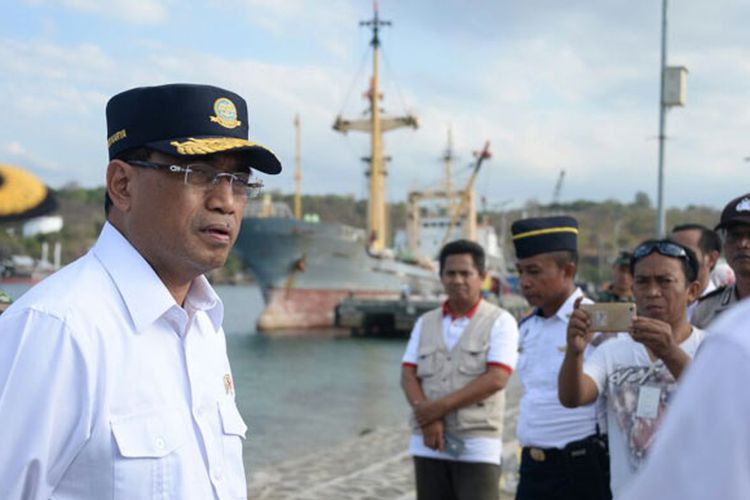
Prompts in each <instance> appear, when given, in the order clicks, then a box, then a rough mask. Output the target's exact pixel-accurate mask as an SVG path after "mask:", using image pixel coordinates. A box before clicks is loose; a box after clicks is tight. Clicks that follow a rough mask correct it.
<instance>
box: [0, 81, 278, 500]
mask: <svg viewBox="0 0 750 500" xmlns="http://www.w3.org/2000/svg"><path fill="white" fill-rule="evenodd" d="M247 123H248V117H247V107H246V104H245V101H244V100H243V99H242V98H241V97H240V96H238V95H236V94H234V93H233V92H230V91H227V90H224V89H220V88H217V87H211V86H206V85H189V84H173V85H163V86H158V87H142V88H136V89H132V90H129V91H126V92H123V93H121V94H118V95H116V96H114V97H113V98H112V99H111V100H110V101H109V103H108V104H107V126H108V141H107V143H108V146H109V157H110V162H109V165H108V167H107V175H106V188H107V196H106V200H105V211H106V213H107V222H106V223H105V225H104V228H103V229H102V232H101V235H100V236H99V239H98V241H97V242H96V245H95V246H94V247H93V248H92V249H91V250H90V251H89V252H88V253H87V254H86V255H84V256H83V257H81V258H80V259H78V260H77V261H75V262H73V263H72V264H70V265H68V266H66V267H64V268H63V269H61V270H60V271H58V272H57V273H55V274H54V275H52V276H51V277H49V278H47V279H46V280H44V281H43V282H42V283H40V284H39V285H37V286H35V287H34V288H32V289H31V290H29V291H28V292H27V293H26V294H24V295H23V296H22V297H21V298H20V299H19V300H18V301H16V302H15V303H14V304H13V305H12V306H11V307H10V308H9V309H8V311H6V312H5V313H4V314H3V315H2V317H0V332H2V334H1V335H0V394H2V396H0V429H2V432H3V439H2V446H0V498H3V499H24V500H27V499H34V500H36V499H39V500H41V499H48V498H50V499H57V500H62V499H64V500H68V499H69V500H73V499H75V500H89V499H90V500H100V499H103V498H110V499H128V500H129V499H145V498H180V499H195V500H205V499H221V500H224V499H244V498H246V497H247V486H246V480H245V474H244V467H243V464H242V439H244V436H245V430H246V427H245V424H244V422H243V420H242V417H241V416H240V414H239V412H238V411H237V407H236V405H235V401H234V387H233V382H232V375H231V370H230V367H229V362H228V360H227V356H226V345H225V338H224V332H223V330H222V328H221V322H222V318H223V306H222V304H221V301H220V300H219V297H218V296H217V295H216V293H215V292H214V291H213V289H212V288H211V286H210V285H209V283H208V281H207V280H206V278H205V277H204V276H203V273H205V272H206V271H209V270H211V269H214V268H216V267H220V266H222V265H223V264H224V261H225V260H226V258H227V255H228V253H229V251H230V249H231V247H232V245H233V243H234V241H235V239H236V237H237V234H238V231H239V228H240V222H241V219H242V214H243V211H244V208H245V205H246V203H247V199H248V197H249V196H252V195H253V194H254V193H256V192H257V190H258V187H259V183H258V182H257V181H256V180H255V179H254V178H253V177H252V176H251V168H252V169H257V170H260V171H263V172H266V173H271V174H273V173H278V172H279V171H280V170H281V165H280V163H279V161H278V160H277V159H276V157H275V156H274V155H273V153H272V152H270V151H269V150H267V149H265V148H264V147H262V146H260V145H258V144H256V143H254V142H251V141H248V128H247Z"/></svg>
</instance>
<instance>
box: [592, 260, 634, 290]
mask: <svg viewBox="0 0 750 500" xmlns="http://www.w3.org/2000/svg"><path fill="white" fill-rule="evenodd" d="M612 278H613V279H612V283H611V284H610V285H609V286H608V287H607V289H606V290H604V291H602V292H600V293H599V294H597V296H596V298H595V299H596V301H597V302H633V300H634V299H633V276H632V275H631V274H630V252H626V251H622V252H620V253H619V254H618V255H617V258H616V259H615V261H614V262H613V263H612Z"/></svg>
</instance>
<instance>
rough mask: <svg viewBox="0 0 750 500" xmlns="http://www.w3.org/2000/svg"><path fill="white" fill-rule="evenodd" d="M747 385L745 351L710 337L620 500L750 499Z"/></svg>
mask: <svg viewBox="0 0 750 500" xmlns="http://www.w3.org/2000/svg"><path fill="white" fill-rule="evenodd" d="M742 333H745V331H743V332H742ZM714 340H716V341H714ZM748 380H750V354H748V352H747V350H745V349H743V348H742V347H741V346H738V345H736V343H735V342H731V341H725V340H724V339H712V338H711V337H710V336H709V337H708V340H707V341H706V343H705V344H704V345H703V346H702V347H701V350H700V351H699V353H698V355H697V356H696V358H695V361H694V362H693V363H692V364H691V365H690V366H689V367H688V369H687V372H686V373H685V374H684V376H683V377H682V378H681V380H680V384H681V385H680V387H679V388H678V390H677V393H676V394H675V398H674V400H673V401H672V404H671V406H670V407H669V409H668V410H667V413H666V415H665V418H664V422H663V423H662V426H661V428H660V429H659V430H658V431H657V434H656V436H655V440H654V446H653V449H652V450H651V453H650V454H649V457H648V458H647V459H646V463H645V464H644V466H643V467H642V468H641V470H640V472H639V474H638V475H637V476H636V477H635V479H634V481H633V482H632V483H631V484H630V485H629V487H628V488H626V489H625V492H624V495H623V496H622V497H621V498H622V500H640V499H642V498H656V497H657V496H658V498H660V499H664V500H699V499H705V498H721V499H727V500H741V499H746V498H748V492H750V473H749V472H748V471H750V426H748V423H747V418H748V415H750V398H748V397H746V394H747V381H748Z"/></svg>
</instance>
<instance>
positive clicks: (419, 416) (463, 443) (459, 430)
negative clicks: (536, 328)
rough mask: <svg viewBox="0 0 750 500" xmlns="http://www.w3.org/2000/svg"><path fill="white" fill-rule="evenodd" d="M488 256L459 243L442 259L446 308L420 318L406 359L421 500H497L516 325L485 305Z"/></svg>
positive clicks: (406, 389) (474, 246)
mask: <svg viewBox="0 0 750 500" xmlns="http://www.w3.org/2000/svg"><path fill="white" fill-rule="evenodd" d="M485 275H486V271H485V255H484V250H483V249H482V247H481V246H479V245H478V244H477V243H474V242H472V241H467V240H458V241H453V242H450V243H448V244H447V245H445V246H444V247H443V249H442V250H441V252H440V278H441V280H442V282H443V286H444V287H445V292H446V294H447V295H448V300H447V301H446V302H445V303H444V304H443V307H442V308H438V309H435V310H433V311H429V312H427V313H425V314H424V315H422V316H421V317H420V318H419V319H418V320H417V323H416V324H415V325H414V329H413V331H412V334H411V338H410V340H409V344H408V345H407V348H406V352H405V354H404V357H403V362H402V368H401V385H402V387H403V390H404V394H405V395H406V399H407V401H408V402H409V404H410V405H411V407H412V409H413V418H412V426H413V429H414V432H413V434H412V437H411V442H410V445H409V453H410V454H411V455H412V456H413V457H414V469H415V475H416V485H417V498H418V500H435V499H444V500H497V499H498V498H499V494H500V489H499V479H500V455H501V453H502V431H503V417H504V408H505V392H504V391H503V388H504V387H505V385H506V384H507V383H508V378H509V377H510V375H511V373H512V372H513V368H514V367H515V365H516V358H517V353H516V345H517V342H518V326H517V325H516V320H515V319H514V318H513V316H511V315H510V314H509V313H508V312H507V311H505V310H503V309H500V308H499V307H497V306H495V305H492V304H490V303H489V302H487V301H485V300H483V299H482V296H481V286H482V281H483V280H484V277H485Z"/></svg>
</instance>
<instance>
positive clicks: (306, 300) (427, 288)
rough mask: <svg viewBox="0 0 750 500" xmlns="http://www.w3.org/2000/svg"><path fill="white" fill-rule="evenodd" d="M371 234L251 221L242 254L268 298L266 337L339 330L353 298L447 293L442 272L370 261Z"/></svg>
mask: <svg viewBox="0 0 750 500" xmlns="http://www.w3.org/2000/svg"><path fill="white" fill-rule="evenodd" d="M364 233H365V232H364V231H363V230H362V229H358V228H353V227H351V226H346V225H343V224H326V223H309V222H304V221H299V220H296V219H288V218H280V217H269V218H255V217H246V218H245V219H243V221H242V228H241V230H240V235H239V237H238V240H237V244H236V246H235V251H236V252H237V253H238V254H239V255H240V257H241V258H242V259H243V260H244V261H245V263H246V264H247V265H248V267H249V269H250V271H251V272H252V274H253V276H254V277H255V279H256V280H257V282H258V284H259V285H260V287H261V289H262V290H263V296H264V300H265V309H264V310H263V312H262V313H261V315H260V317H259V319H258V323H257V325H256V326H257V328H258V330H260V331H271V330H290V329H291V330H294V329H307V328H326V327H331V326H333V323H334V309H335V306H336V305H337V304H338V303H339V302H340V301H341V300H343V299H344V298H346V297H358V298H372V297H384V298H388V297H395V296H398V294H399V293H400V292H401V291H402V290H403V289H404V288H406V287H408V289H409V290H410V291H411V292H412V293H416V294H421V295H436V294H438V293H440V292H441V290H442V287H441V285H440V281H439V280H438V276H437V272H436V271H434V270H430V269H425V268H423V267H420V266H418V265H416V264H409V263H405V262H401V261H398V260H395V259H389V258H379V257H376V256H373V255H370V254H369V253H368V252H367V251H366V240H365V234H364Z"/></svg>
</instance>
